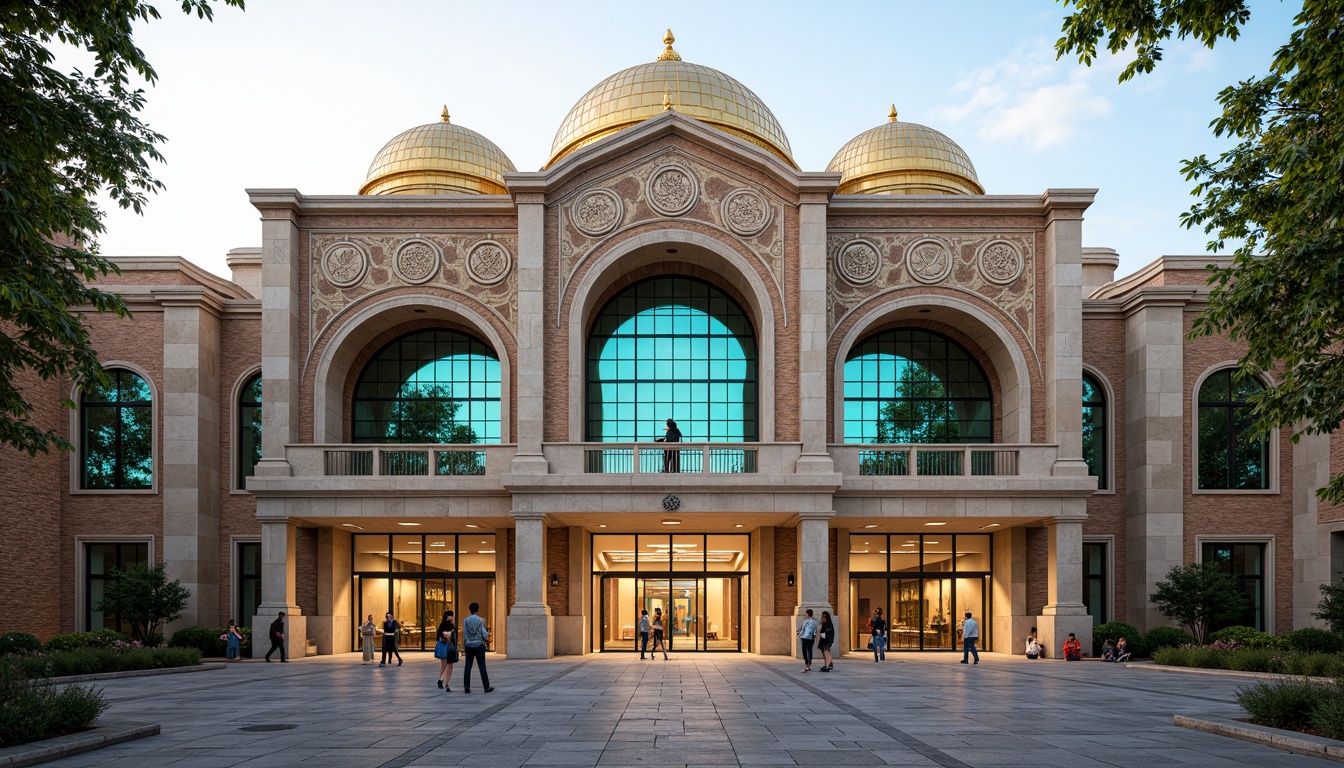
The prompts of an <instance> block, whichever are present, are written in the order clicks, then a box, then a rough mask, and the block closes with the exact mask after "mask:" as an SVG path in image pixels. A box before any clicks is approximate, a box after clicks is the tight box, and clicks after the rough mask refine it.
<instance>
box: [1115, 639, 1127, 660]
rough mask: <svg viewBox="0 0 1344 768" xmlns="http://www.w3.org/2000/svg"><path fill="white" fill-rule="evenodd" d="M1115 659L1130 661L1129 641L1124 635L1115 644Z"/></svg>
mask: <svg viewBox="0 0 1344 768" xmlns="http://www.w3.org/2000/svg"><path fill="white" fill-rule="evenodd" d="M1115 660H1116V661H1129V642H1128V641H1126V640H1125V638H1123V637H1122V638H1120V640H1119V642H1117V643H1116V644H1115Z"/></svg>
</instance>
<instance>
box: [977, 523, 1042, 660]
mask: <svg viewBox="0 0 1344 768" xmlns="http://www.w3.org/2000/svg"><path fill="white" fill-rule="evenodd" d="M993 542H994V543H993V547H994V573H993V575H992V576H991V577H990V584H991V589H993V597H994V599H993V605H994V615H993V616H992V617H990V618H989V621H992V622H993V633H992V634H993V647H992V648H989V650H992V651H994V652H995V653H1025V651H1024V650H1023V649H1024V648H1025V647H1026V639H1027V632H1029V631H1030V630H1031V628H1032V627H1033V626H1035V625H1036V617H1034V616H1031V615H1028V614H1027V529H1026V528H1022V527H1016V528H1009V529H1008V530H1000V531H996V532H995V533H994V537H993Z"/></svg>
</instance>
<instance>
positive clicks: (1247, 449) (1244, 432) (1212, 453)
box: [1199, 368, 1269, 490]
mask: <svg viewBox="0 0 1344 768" xmlns="http://www.w3.org/2000/svg"><path fill="white" fill-rule="evenodd" d="M1232 373H1233V370H1232V369H1231V368H1224V369H1223V370H1221V371H1215V372H1214V373H1211V374H1209V377H1208V378H1207V379H1205V380H1204V383H1203V384H1201V385H1200V387H1199V487H1200V488H1207V489H1224V490H1264V489H1266V488H1268V487H1269V442H1268V441H1267V440H1255V439H1253V438H1252V437H1251V434H1252V432H1253V431H1254V427H1255V416H1253V415H1252V414H1251V406H1250V405H1249V404H1247V402H1246V400H1247V398H1249V397H1250V396H1251V395H1254V394H1255V393H1256V392H1259V391H1260V389H1261V386H1260V382H1258V381H1255V380H1254V379H1245V380H1238V379H1236V378H1234V377H1233V375H1232Z"/></svg>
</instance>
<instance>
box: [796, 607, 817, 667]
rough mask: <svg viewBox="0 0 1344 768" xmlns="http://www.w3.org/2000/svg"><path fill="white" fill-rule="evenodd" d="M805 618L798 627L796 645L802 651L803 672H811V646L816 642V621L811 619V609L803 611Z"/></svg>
mask: <svg viewBox="0 0 1344 768" xmlns="http://www.w3.org/2000/svg"><path fill="white" fill-rule="evenodd" d="M804 613H805V614H806V618H804V619H803V624H802V626H800V627H798V645H799V647H801V648H802V650H803V671H804V672H811V671H812V645H813V644H814V643H815V642H816V641H817V620H816V619H814V618H812V609H811V608H808V609H807V610H806V611H804Z"/></svg>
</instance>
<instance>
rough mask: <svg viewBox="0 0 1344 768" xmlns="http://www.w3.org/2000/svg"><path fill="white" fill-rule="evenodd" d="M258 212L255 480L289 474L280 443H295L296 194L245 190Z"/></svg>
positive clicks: (298, 342)
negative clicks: (258, 387)
mask: <svg viewBox="0 0 1344 768" xmlns="http://www.w3.org/2000/svg"><path fill="white" fill-rule="evenodd" d="M248 192H249V194H250V196H251V200H252V204H253V205H254V206H256V208H257V210H259V211H261V216H262V220H261V237H262V248H261V399H262V402H263V403H264V407H263V408H262V410H261V461H259V462H258V463H257V469H256V474H257V475H258V476H276V477H288V476H289V462H288V461H287V460H286V458H285V445H286V444H288V443H297V442H298V441H299V365H300V363H301V362H302V360H303V354H302V348H303V342H302V339H300V338H299V319H300V313H301V305H300V303H299V291H300V289H301V288H302V286H301V285H300V283H299V259H300V257H301V254H300V253H299V228H298V225H297V223H296V222H297V219H298V210H299V205H300V200H301V196H300V195H299V193H298V190H294V189H282V190H249V191H248Z"/></svg>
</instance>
